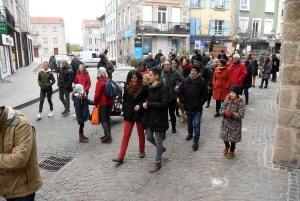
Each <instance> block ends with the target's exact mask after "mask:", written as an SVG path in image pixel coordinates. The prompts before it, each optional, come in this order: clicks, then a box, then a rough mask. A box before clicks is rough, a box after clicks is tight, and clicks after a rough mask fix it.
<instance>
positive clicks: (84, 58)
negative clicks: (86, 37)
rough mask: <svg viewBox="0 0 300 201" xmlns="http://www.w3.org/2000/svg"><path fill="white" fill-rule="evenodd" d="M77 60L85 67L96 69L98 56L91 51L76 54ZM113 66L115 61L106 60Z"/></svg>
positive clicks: (111, 59)
mask: <svg viewBox="0 0 300 201" xmlns="http://www.w3.org/2000/svg"><path fill="white" fill-rule="evenodd" d="M78 59H79V60H80V61H81V62H82V63H84V66H85V67H87V68H88V67H97V65H98V63H99V61H100V54H99V53H98V52H93V51H83V52H79V53H78ZM108 60H109V61H110V62H112V64H113V65H116V59H113V58H108Z"/></svg>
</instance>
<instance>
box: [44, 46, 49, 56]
mask: <svg viewBox="0 0 300 201" xmlns="http://www.w3.org/2000/svg"><path fill="white" fill-rule="evenodd" d="M44 54H46V55H47V54H49V51H48V48H47V47H45V48H44Z"/></svg>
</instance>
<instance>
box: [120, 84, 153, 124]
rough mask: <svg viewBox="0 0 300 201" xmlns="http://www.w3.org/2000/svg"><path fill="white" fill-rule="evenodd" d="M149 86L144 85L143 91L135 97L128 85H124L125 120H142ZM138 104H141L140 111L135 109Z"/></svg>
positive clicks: (123, 107)
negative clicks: (130, 92) (129, 90)
mask: <svg viewBox="0 0 300 201" xmlns="http://www.w3.org/2000/svg"><path fill="white" fill-rule="evenodd" d="M148 92H149V89H148V86H143V89H142V91H141V92H140V93H139V94H138V95H137V97H135V98H134V95H133V94H129V92H128V89H127V87H126V85H125V86H124V95H123V105H122V109H123V114H124V120H125V121H134V122H135V121H142V119H143V115H144V113H145V109H144V108H143V103H145V102H146V100H147V97H148ZM136 105H139V106H140V109H139V110H138V111H134V107H135V106H136Z"/></svg>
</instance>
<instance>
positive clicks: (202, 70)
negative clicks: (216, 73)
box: [194, 60, 209, 83]
mask: <svg viewBox="0 0 300 201" xmlns="http://www.w3.org/2000/svg"><path fill="white" fill-rule="evenodd" d="M194 65H196V66H198V67H199V74H200V76H201V77H202V78H203V79H205V81H206V83H207V82H208V77H209V75H208V68H205V67H204V66H202V64H201V62H200V61H198V60H195V61H194Z"/></svg>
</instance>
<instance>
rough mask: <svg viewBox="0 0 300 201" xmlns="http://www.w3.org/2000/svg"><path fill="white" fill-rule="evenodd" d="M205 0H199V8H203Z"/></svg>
mask: <svg viewBox="0 0 300 201" xmlns="http://www.w3.org/2000/svg"><path fill="white" fill-rule="evenodd" d="M205 6H206V0H200V8H205Z"/></svg>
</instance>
